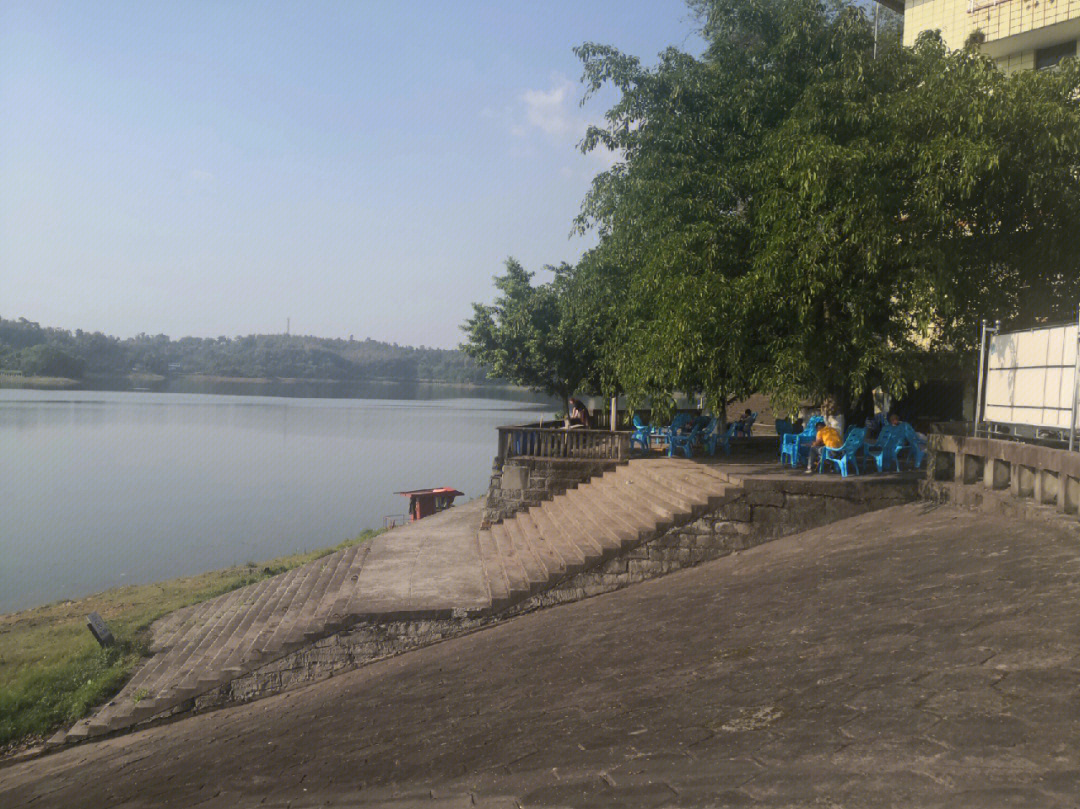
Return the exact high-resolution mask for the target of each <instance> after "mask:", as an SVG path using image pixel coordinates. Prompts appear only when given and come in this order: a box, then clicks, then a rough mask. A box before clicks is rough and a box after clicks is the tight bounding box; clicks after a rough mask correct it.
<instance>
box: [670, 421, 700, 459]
mask: <svg viewBox="0 0 1080 809" xmlns="http://www.w3.org/2000/svg"><path fill="white" fill-rule="evenodd" d="M703 429H704V428H703V427H702V426H701V425H695V426H694V428H693V429H692V430H691V431H690V432H688V433H681V432H675V431H672V432H670V433H668V449H667V454H668V457H669V458H670V457H672V456H673V455H674V454H675V450H677V449H681V450H682V451H683V454H684V455H686V457H687V458H693V457H694V445H695V444H697V443H698V442H699V441H700V440H701V433H702V431H703Z"/></svg>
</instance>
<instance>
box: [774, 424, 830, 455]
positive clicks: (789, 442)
mask: <svg viewBox="0 0 1080 809" xmlns="http://www.w3.org/2000/svg"><path fill="white" fill-rule="evenodd" d="M824 423H825V419H824V418H823V417H822V416H814V417H813V418H812V419H810V421H808V422H807V424H806V429H805V430H803V431H802V432H801V433H788V434H787V435H785V436H784V439H783V443H782V444H781V449H780V463H783V462H784V458H789V459H790V460H791V466H792V467H793V468H794V467H798V466H799V465H800V463H801V461H802V458H803V450H804V449H806V448H807V447H809V446H810V445H811V444H813V443H814V439H815V438H817V428H818V425H819V424H824Z"/></svg>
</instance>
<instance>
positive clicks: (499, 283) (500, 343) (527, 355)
mask: <svg viewBox="0 0 1080 809" xmlns="http://www.w3.org/2000/svg"><path fill="white" fill-rule="evenodd" d="M551 269H552V270H553V271H554V273H555V278H554V280H552V281H550V282H548V283H545V284H537V285H535V286H534V285H533V283H532V278H533V273H530V272H526V270H525V268H524V267H522V266H521V264H520V263H518V262H517V261H516V260H515V259H512V258H511V259H508V260H507V262H506V273H505V274H504V275H500V276H496V278H495V288H496V289H497V290H498V291H499V295H498V296H497V297H496V298H495V302H494V303H493V304H492V305H490V306H488V305H484V304H479V303H477V304H473V316H472V317H471V318H470V319H469V320H468V321H467V322H466V323H465V324H464V325H463V326H462V330H463V331H464V332H465V337H466V339H465V342H464V343H463V344H462V346H461V349H462V350H463V351H464V352H465V353H466V354H467V355H468V356H470V357H472V358H473V359H474V360H476V361H477V362H478V363H480V365H482V366H484V367H485V368H486V369H487V371H488V373H489V374H490V375H491V376H493V377H498V378H502V379H507V380H509V381H510V382H513V383H515V384H518V385H522V386H524V387H528V388H532V389H533V390H537V391H543V392H544V393H547V394H549V395H551V396H558V397H559V398H561V399H562V400H563V405H564V406H565V408H566V412H567V413H569V412H570V395H571V394H572V393H573V392H574V391H575V390H578V389H579V388H581V387H582V386H583V385H586V384H588V383H589V382H596V381H597V369H598V368H599V367H600V365H599V363H598V361H597V360H598V356H597V351H596V347H597V346H598V344H599V339H598V336H597V335H598V331H597V329H598V322H597V321H596V320H594V319H593V317H592V315H591V312H590V309H589V308H588V307H587V306H583V305H582V302H583V300H584V297H583V296H584V294H585V292H586V286H585V281H584V279H583V277H581V276H576V275H575V274H574V268H572V267H570V266H567V265H564V266H562V267H557V268H551ZM597 311H605V310H604V309H603V308H602V307H601V308H598V309H597Z"/></svg>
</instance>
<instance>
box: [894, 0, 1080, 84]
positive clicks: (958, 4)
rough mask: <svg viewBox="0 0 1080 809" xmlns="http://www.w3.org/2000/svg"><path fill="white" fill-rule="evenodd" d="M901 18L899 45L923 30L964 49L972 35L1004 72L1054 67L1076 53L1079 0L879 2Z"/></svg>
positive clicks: (1079, 28)
mask: <svg viewBox="0 0 1080 809" xmlns="http://www.w3.org/2000/svg"><path fill="white" fill-rule="evenodd" d="M878 2H879V3H881V5H883V6H885V7H886V8H889V9H892V10H893V11H896V12H898V13H900V14H903V15H904V44H905V45H908V46H911V45H914V44H915V40H916V38H917V37H918V36H919V34H920V33H922V32H923V31H933V30H935V29H937V30H940V31H941V36H942V39H944V40H945V44H946V45H947V46H948V47H950V48H953V49H956V48H962V47H964V45H965V43H967V41H968V38H969V37H970V36H971V35H972V34H975V35H976V36H977V37H978V38H979V39H980V40H981V41H982V45H981V50H982V52H983V53H985V54H986V55H987V56H989V57H991V58H992V59H994V60H995V61H996V62H997V63H998V66H999V67H1000V68H1001V69H1002V70H1004V71H1005V72H1012V71H1014V70H1030V69H1032V68H1038V69H1042V68H1048V67H1053V66H1054V65H1056V64H1057V63H1058V62H1060V61H1061V60H1062V59H1063V58H1065V57H1067V56H1076V55H1077V40H1078V39H1080V0H878Z"/></svg>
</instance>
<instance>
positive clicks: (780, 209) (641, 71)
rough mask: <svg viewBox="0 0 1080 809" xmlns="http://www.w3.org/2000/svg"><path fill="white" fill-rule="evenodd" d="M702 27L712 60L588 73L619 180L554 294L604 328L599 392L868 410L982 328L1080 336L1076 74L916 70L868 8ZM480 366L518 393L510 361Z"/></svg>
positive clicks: (715, 2) (751, 13) (757, 15)
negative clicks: (606, 93) (601, 105)
mask: <svg viewBox="0 0 1080 809" xmlns="http://www.w3.org/2000/svg"><path fill="white" fill-rule="evenodd" d="M690 6H691V8H692V9H693V10H694V12H695V13H696V14H697V15H698V19H699V20H700V23H701V32H702V35H703V37H704V38H705V41H706V47H705V50H704V52H703V53H702V55H701V56H693V55H690V54H687V53H684V52H681V51H679V50H677V49H674V48H671V49H668V50H666V51H664V52H663V53H661V54H660V56H659V60H658V63H657V64H656V65H655V66H653V67H645V66H643V65H642V63H641V61H640V60H639V59H637V58H636V57H634V56H631V55H627V54H624V53H622V52H620V51H619V50H617V49H616V48H614V47H611V46H609V45H599V44H593V43H589V44H585V45H582V46H581V47H579V48H578V49H577V53H578V55H579V56H580V58H581V60H582V63H583V67H584V77H583V81H584V88H585V95H586V97H587V96H589V95H590V94H593V93H595V92H597V91H598V90H600V89H601V88H602V87H604V86H605V85H610V86H613V87H614V88H615V89H616V90H617V91H618V94H619V95H618V100H617V102H616V103H615V104H614V105H613V106H612V107H611V109H610V110H608V112H607V114H606V117H605V120H604V122H603V124H602V125H599V126H594V127H592V128H590V129H589V131H588V133H587V135H586V137H585V139H584V141H583V143H582V148H583V149H584V150H585V151H589V150H592V149H596V148H600V147H606V148H607V149H610V150H612V151H614V152H615V153H616V154H617V155H619V157H620V160H619V161H618V162H617V163H616V164H615V165H614V166H613V167H612V168H611V169H610V170H608V171H605V172H603V173H601V174H599V175H598V176H597V177H596V178H595V179H594V181H593V184H592V187H591V189H590V191H589V193H588V195H587V196H586V198H585V200H584V202H583V205H582V211H581V214H580V216H579V217H578V219H577V222H576V227H577V228H578V229H579V230H581V231H586V230H593V231H595V232H596V233H597V234H598V236H599V244H598V246H597V247H596V248H594V249H593V250H591V251H589V252H588V253H587V254H586V255H585V257H584V258H583V259H582V260H581V262H579V264H578V265H577V266H576V267H564V268H563V270H562V272H561V276H560V277H561V278H562V286H561V287H553V288H552V289H551V290H550V291H551V292H552V293H554V294H556V296H557V297H558V296H559V295H560V294H565V295H567V296H568V297H569V298H570V299H571V300H577V301H578V302H579V305H581V301H582V300H585V301H588V302H590V304H591V305H592V306H594V307H595V308H604V309H605V311H603V312H602V313H599V314H597V315H595V316H594V317H593V318H592V322H594V323H601V322H602V323H603V328H600V329H597V330H595V331H594V332H591V333H590V337H593V338H595V339H596V340H598V341H599V343H598V344H597V345H594V346H589V347H588V348H589V350H590V352H592V353H593V355H594V357H593V361H594V362H595V363H596V365H595V367H593V368H592V370H591V371H590V370H586V369H580V368H579V369H578V370H577V371H576V372H575V373H576V374H578V376H579V377H580V378H581V379H582V380H586V379H587V380H589V381H591V382H592V383H593V384H594V385H596V386H598V387H599V388H602V389H603V390H604V392H614V391H616V390H623V391H631V392H637V393H642V394H647V395H654V396H655V395H662V394H665V393H667V392H670V391H674V390H682V391H687V392H690V391H702V392H704V393H705V394H706V396H707V398H708V399H709V400H710V402H711V403H712V404H713V405H714V407H715V406H717V405H720V406H721V407H722V406H723V403H724V402H725V401H726V400H727V399H728V397H731V396H736V395H745V394H749V393H751V392H754V391H757V392H763V393H768V394H771V395H772V396H773V397H774V399H776V400H778V401H779V403H780V404H784V403H789V404H793V403H794V402H795V401H797V400H799V399H802V398H807V397H811V398H817V397H822V396H825V395H831V396H834V397H837V399H838V400H839V401H841V402H843V403H844V404H845V405H848V406H850V405H851V403H852V402H853V401H854V400H855V399H856V398H857V397H859V396H860V395H865V394H866V393H867V392H868V391H869V390H871V389H873V388H875V387H879V386H880V387H882V388H884V389H885V390H886V391H887V392H889V393H890V394H892V395H894V396H901V395H903V394H904V393H905V392H907V391H908V390H910V388H911V387H912V386H913V385H915V384H918V383H919V382H920V381H921V380H922V379H923V378H924V377H925V376H926V373H927V368H928V363H927V362H926V358H927V356H928V355H930V354H933V355H935V356H937V357H941V356H953V357H960V356H963V355H964V352H966V351H969V350H970V349H971V348H972V346H973V344H974V341H975V339H976V335H977V333H978V329H977V324H978V320H979V319H980V318H982V317H997V318H1001V319H1002V320H1003V321H1005V322H1006V323H1009V324H1012V325H1029V324H1032V323H1036V322H1040V321H1046V320H1051V321H1052V320H1055V319H1064V318H1067V317H1070V316H1072V315H1074V314H1075V306H1076V303H1077V301H1078V300H1080V239H1077V238H1076V237H1075V234H1076V233H1077V232H1080V64H1078V63H1077V60H1065V61H1063V62H1062V64H1061V65H1060V67H1059V68H1058V69H1056V70H1053V71H1039V72H1023V73H1017V74H1013V75H1006V74H1004V73H1002V72H1001V71H1000V70H999V69H998V68H997V67H996V66H995V64H994V63H993V61H992V60H990V59H989V58H987V57H985V56H983V55H981V54H980V53H978V51H977V46H976V45H972V46H971V47H970V48H967V49H964V50H960V51H953V52H950V51H948V50H947V49H946V48H945V47H944V45H943V44H942V42H941V39H940V37H939V36H938V35H937V34H935V33H930V34H924V35H922V36H921V37H920V39H919V41H918V43H917V44H916V46H915V47H914V48H904V47H901V45H900V35H899V33H900V32H899V27H898V25H897V24H896V23H897V21H896V20H895V19H887V20H886V21H885V24H884V25H883V26H882V27H881V29H880V30H879V31H878V32H877V34H876V35H875V27H874V25H873V22H872V20H871V19H870V18H869V17H868V16H867V14H866V13H865V11H864V10H863V9H862V8H861V7H859V6H858V5H857V4H855V3H854V2H853V0H690ZM578 279H581V280H578ZM585 279H588V280H587V282H586V280H585ZM587 287H591V288H595V289H606V290H608V291H609V292H610V293H611V294H608V295H607V296H594V297H593V298H591V299H590V298H589V297H588V296H585V297H584V298H583V297H582V296H581V290H582V289H584V288H587ZM548 305H549V306H550V307H551V310H552V311H555V310H557V309H558V308H559V307H558V303H557V302H550V303H549V304H548ZM567 305H569V304H567ZM564 308H565V306H564ZM477 311H478V312H479V311H480V310H479V309H478V310H477ZM553 322H555V321H553ZM474 325H475V321H473V322H471V323H470V333H469V336H470V339H473V337H474V331H473V330H472V328H471V327H472V326H474ZM544 328H547V327H546V326H543V325H541V324H537V329H538V332H537V334H536V336H535V338H534V340H533V343H534V344H537V345H538V344H541V343H542V342H543V341H544V340H545V339H546V338H545V336H544V334H543V329H544ZM490 334H492V335H493V334H494V332H491V333H490ZM578 348H579V349H580V348H581V347H580V346H579V347H578ZM472 356H474V357H475V358H476V359H478V360H479V361H480V362H481V363H482V364H484V365H486V366H488V367H489V368H492V369H494V368H496V367H497V368H498V372H499V373H500V374H505V375H507V376H514V368H513V366H514V359H513V356H512V355H511V354H509V353H506V352H504V353H502V354H498V355H496V354H495V353H491V352H490V351H489V352H487V353H484V352H473V353H472ZM496 356H497V357H498V360H499V364H498V365H492V364H490V361H491V360H493V359H494V358H496ZM582 356H584V352H581V351H580V350H579V352H578V357H582ZM936 365H937V367H940V363H936ZM516 378H518V379H524V377H522V376H520V375H518V376H516ZM526 384H530V383H526Z"/></svg>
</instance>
